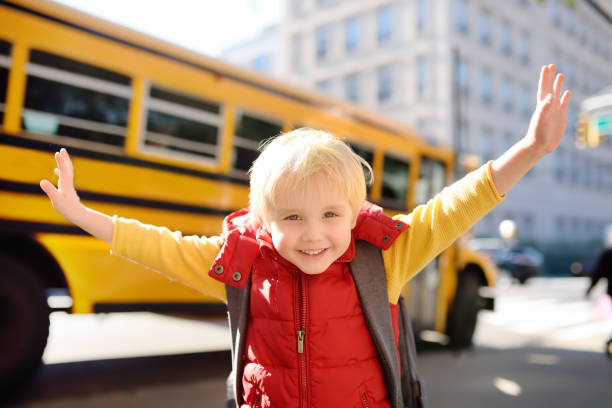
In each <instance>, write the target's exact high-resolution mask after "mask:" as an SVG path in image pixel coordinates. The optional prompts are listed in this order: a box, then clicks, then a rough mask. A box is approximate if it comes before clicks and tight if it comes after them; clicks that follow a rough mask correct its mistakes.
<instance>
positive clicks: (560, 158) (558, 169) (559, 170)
mask: <svg viewBox="0 0 612 408" xmlns="http://www.w3.org/2000/svg"><path fill="white" fill-rule="evenodd" d="M563 150H564V149H563V146H559V147H558V148H557V150H556V151H555V153H554V157H555V179H556V180H557V181H563V178H564V177H565V154H564V153H563Z"/></svg>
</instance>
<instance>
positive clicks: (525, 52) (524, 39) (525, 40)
mask: <svg viewBox="0 0 612 408" xmlns="http://www.w3.org/2000/svg"><path fill="white" fill-rule="evenodd" d="M519 59H520V61H521V62H522V63H523V64H527V63H529V35H528V34H527V33H524V32H523V33H521V34H520V35H519Z"/></svg>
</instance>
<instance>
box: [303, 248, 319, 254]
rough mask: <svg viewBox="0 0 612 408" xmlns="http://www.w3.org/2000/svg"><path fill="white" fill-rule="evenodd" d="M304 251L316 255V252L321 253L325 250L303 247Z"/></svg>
mask: <svg viewBox="0 0 612 408" xmlns="http://www.w3.org/2000/svg"><path fill="white" fill-rule="evenodd" d="M302 252H304V253H305V254H308V255H316V254H320V253H321V252H323V250H322V249H316V250H308V249H303V250H302Z"/></svg>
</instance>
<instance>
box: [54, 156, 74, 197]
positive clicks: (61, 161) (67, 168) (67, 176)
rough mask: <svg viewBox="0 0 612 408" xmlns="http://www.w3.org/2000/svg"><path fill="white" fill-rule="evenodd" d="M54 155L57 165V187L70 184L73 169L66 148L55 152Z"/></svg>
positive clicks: (72, 177)
mask: <svg viewBox="0 0 612 408" xmlns="http://www.w3.org/2000/svg"><path fill="white" fill-rule="evenodd" d="M55 156H56V159H57V164H58V167H59V176H60V179H59V187H60V188H66V187H70V186H72V185H73V182H74V181H73V179H74V170H73V167H72V162H71V161H70V156H68V152H67V151H66V149H64V148H62V149H61V150H60V151H59V152H58V153H55Z"/></svg>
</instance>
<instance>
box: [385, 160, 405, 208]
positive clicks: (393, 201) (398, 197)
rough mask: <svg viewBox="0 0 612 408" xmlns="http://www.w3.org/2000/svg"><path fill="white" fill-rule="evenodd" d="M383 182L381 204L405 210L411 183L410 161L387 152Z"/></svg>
mask: <svg viewBox="0 0 612 408" xmlns="http://www.w3.org/2000/svg"><path fill="white" fill-rule="evenodd" d="M382 183H383V185H382V198H381V204H382V205H383V206H384V207H388V208H392V209H396V210H405V209H406V200H407V198H408V186H409V184H410V163H409V162H408V161H407V160H405V159H400V158H397V157H393V156H391V155H389V154H385V162H384V167H383V177H382Z"/></svg>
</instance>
